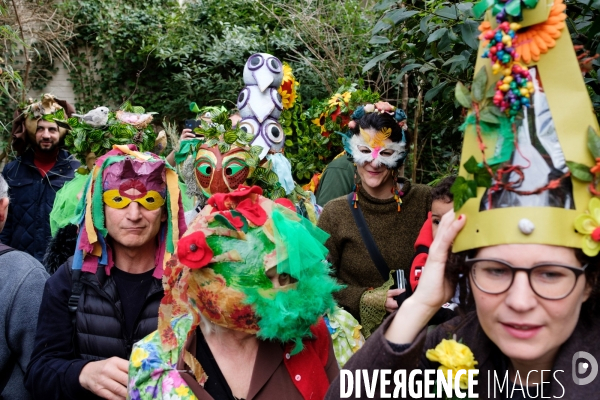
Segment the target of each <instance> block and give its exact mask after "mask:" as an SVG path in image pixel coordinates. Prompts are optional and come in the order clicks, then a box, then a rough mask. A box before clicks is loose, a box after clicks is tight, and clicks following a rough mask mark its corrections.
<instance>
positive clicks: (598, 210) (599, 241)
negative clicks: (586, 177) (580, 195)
mask: <svg viewBox="0 0 600 400" xmlns="http://www.w3.org/2000/svg"><path fill="white" fill-rule="evenodd" d="M575 229H576V230H577V232H579V233H580V234H582V235H583V246H582V250H583V252H584V253H585V255H587V256H589V257H594V256H596V255H598V252H600V199H598V198H597V197H592V199H591V200H590V203H589V205H588V211H587V213H585V214H581V215H579V216H578V217H577V218H575Z"/></svg>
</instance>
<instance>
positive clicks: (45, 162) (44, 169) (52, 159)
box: [33, 149, 58, 177]
mask: <svg viewBox="0 0 600 400" xmlns="http://www.w3.org/2000/svg"><path fill="white" fill-rule="evenodd" d="M57 156H58V149H56V151H54V152H52V153H46V152H42V151H37V150H36V152H35V156H34V157H33V163H34V164H35V166H36V167H37V169H38V171H40V174H41V175H42V177H46V174H47V173H48V171H50V170H51V169H52V167H54V164H56V157H57Z"/></svg>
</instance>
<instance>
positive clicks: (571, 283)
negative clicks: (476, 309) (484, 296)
mask: <svg viewBox="0 0 600 400" xmlns="http://www.w3.org/2000/svg"><path fill="white" fill-rule="evenodd" d="M465 265H466V266H467V267H469V268H470V269H471V271H470V276H471V280H472V282H473V283H474V284H475V286H477V288H479V290H481V291H482V292H485V293H488V294H501V293H504V292H506V291H507V290H508V289H510V287H511V286H512V284H513V281H514V280H515V273H516V272H518V271H523V272H525V273H526V274H527V278H528V279H529V286H531V289H532V290H533V292H534V293H535V294H536V295H538V296H539V297H541V298H543V299H546V300H560V299H564V298H565V297H567V296H568V295H570V294H571V292H572V291H573V289H575V285H577V279H579V276H580V275H581V274H583V273H584V271H585V269H586V268H587V266H588V264H585V265H583V266H582V267H581V268H577V267H572V266H570V265H563V264H557V263H542V264H535V265H534V266H532V267H531V268H519V267H514V266H512V265H511V264H510V263H507V262H506V261H502V260H497V259H493V258H471V259H470V258H467V259H466V261H465Z"/></svg>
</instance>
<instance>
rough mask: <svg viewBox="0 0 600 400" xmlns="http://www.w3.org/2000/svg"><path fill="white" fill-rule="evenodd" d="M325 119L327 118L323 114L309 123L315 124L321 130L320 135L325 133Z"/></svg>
mask: <svg viewBox="0 0 600 400" xmlns="http://www.w3.org/2000/svg"><path fill="white" fill-rule="evenodd" d="M326 118H327V115H326V114H325V113H321V115H319V118H315V119H312V120H311V122H312V123H313V124H315V125H316V126H318V127H320V128H321V134H323V133H325V132H327V129H325V121H326Z"/></svg>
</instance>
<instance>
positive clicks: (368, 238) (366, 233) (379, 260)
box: [347, 193, 390, 281]
mask: <svg viewBox="0 0 600 400" xmlns="http://www.w3.org/2000/svg"><path fill="white" fill-rule="evenodd" d="M353 198H354V193H349V194H348V196H347V199H348V205H349V206H350V211H351V212H352V216H353V217H354V222H355V223H356V226H357V227H358V232H360V236H361V237H362V240H363V242H364V244H365V246H366V247H367V251H368V252H369V255H370V256H371V260H372V261H373V263H374V264H375V266H376V267H377V270H378V271H379V273H380V274H381V277H382V278H383V280H384V281H387V280H388V279H389V277H390V269H389V268H388V265H387V263H386V262H385V260H384V259H383V256H382V255H381V252H380V251H379V248H377V244H376V243H375V239H374V238H373V235H372V234H371V231H370V230H369V227H368V226H367V221H365V216H364V215H363V213H362V211H360V207H356V208H354V205H353V204H352V203H353V201H352V200H353Z"/></svg>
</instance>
